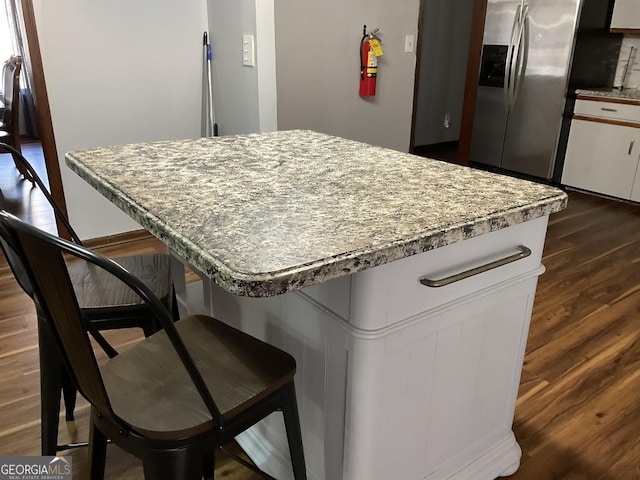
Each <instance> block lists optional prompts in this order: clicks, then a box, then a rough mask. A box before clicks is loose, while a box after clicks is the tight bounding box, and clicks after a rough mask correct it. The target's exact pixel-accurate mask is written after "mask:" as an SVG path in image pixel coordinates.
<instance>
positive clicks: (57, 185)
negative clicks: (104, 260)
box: [5, 0, 67, 236]
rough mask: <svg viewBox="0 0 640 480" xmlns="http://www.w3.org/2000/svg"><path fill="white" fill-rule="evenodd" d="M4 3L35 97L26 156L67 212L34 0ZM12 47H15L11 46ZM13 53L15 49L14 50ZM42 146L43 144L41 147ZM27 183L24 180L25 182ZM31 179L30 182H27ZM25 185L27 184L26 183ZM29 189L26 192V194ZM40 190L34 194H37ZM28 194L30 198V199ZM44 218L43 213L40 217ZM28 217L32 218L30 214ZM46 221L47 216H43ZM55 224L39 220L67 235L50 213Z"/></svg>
mask: <svg viewBox="0 0 640 480" xmlns="http://www.w3.org/2000/svg"><path fill="white" fill-rule="evenodd" d="M5 6H6V8H7V9H8V12H9V13H10V14H11V15H12V16H13V17H14V18H15V35H16V37H18V38H19V40H18V42H16V43H17V44H18V45H19V46H18V50H19V52H17V53H19V54H21V55H22V57H23V74H25V75H27V76H28V79H29V81H28V82H27V83H28V84H30V87H31V88H30V94H31V95H32V97H33V105H34V109H33V112H32V113H33V115H32V116H33V117H34V118H33V121H34V122H35V123H36V124H37V128H36V130H35V131H37V134H36V136H37V138H36V139H33V140H35V142H31V143H27V144H26V146H28V148H26V149H23V153H24V154H25V157H26V158H27V159H29V160H30V161H32V162H33V163H34V164H35V165H34V167H35V168H36V170H37V171H38V173H42V174H43V175H42V176H43V181H44V183H45V184H46V183H48V184H49V189H50V191H51V194H52V196H53V198H54V200H55V201H56V203H57V204H58V206H59V207H60V208H61V210H62V212H63V213H64V215H65V216H66V215H67V210H66V203H65V199H64V191H63V187H62V179H61V175H60V165H59V163H58V154H57V148H56V143H55V138H54V135H53V125H52V122H51V113H50V110H49V99H48V95H47V89H46V84H45V79H44V70H43V66H42V57H41V54H40V45H39V42H38V34H37V29H36V21H35V14H34V10H33V4H32V0H6V1H5ZM12 50H13V48H12ZM12 53H13V52H12ZM39 147H41V148H39ZM23 183H24V182H23ZM27 183H28V182H27ZM24 188H25V189H26V186H24ZM27 193H30V192H23V197H25V195H27ZM37 194H39V192H37V193H36V194H35V195H34V196H37ZM31 198H32V196H31V195H29V197H28V199H29V200H31ZM38 218H41V219H42V218H43V217H38ZM27 220H29V219H28V218H27ZM41 221H43V222H44V220H41ZM50 223H51V225H52V226H47V225H44V224H39V225H38V226H41V227H43V228H46V229H48V230H51V231H53V232H54V233H56V232H55V230H57V231H58V232H60V234H61V236H67V232H66V230H65V229H64V227H63V226H62V225H61V224H60V223H59V222H58V221H54V220H53V217H50Z"/></svg>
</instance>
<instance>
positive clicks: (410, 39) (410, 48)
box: [404, 35, 416, 53]
mask: <svg viewBox="0 0 640 480" xmlns="http://www.w3.org/2000/svg"><path fill="white" fill-rule="evenodd" d="M415 43H416V41H415V37H414V36H413V35H407V36H406V37H404V52H405V53H413V52H414V51H415V49H416V45H415Z"/></svg>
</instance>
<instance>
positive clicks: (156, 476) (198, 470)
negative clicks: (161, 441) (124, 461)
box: [92, 448, 205, 480]
mask: <svg viewBox="0 0 640 480" xmlns="http://www.w3.org/2000/svg"><path fill="white" fill-rule="evenodd" d="M142 464H143V468H144V478H145V480H201V479H202V474H203V468H204V465H205V455H204V454H203V453H202V452H198V451H197V449H195V448H191V449H187V448H184V449H176V450H148V451H146V452H144V454H143V456H142ZM92 480H98V479H92Z"/></svg>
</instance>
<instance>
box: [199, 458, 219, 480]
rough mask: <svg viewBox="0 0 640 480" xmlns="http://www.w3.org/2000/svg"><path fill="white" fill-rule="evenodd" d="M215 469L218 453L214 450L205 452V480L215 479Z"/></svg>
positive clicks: (203, 472) (203, 476)
mask: <svg viewBox="0 0 640 480" xmlns="http://www.w3.org/2000/svg"><path fill="white" fill-rule="evenodd" d="M215 470H216V454H215V453H214V452H211V453H207V454H205V456H204V465H203V467H202V478H204V480H213V476H214V474H215Z"/></svg>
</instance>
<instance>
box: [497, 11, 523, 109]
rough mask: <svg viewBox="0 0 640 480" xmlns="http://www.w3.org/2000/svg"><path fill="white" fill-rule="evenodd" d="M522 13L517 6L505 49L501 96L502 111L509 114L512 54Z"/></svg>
mask: <svg viewBox="0 0 640 480" xmlns="http://www.w3.org/2000/svg"><path fill="white" fill-rule="evenodd" d="M521 12H522V5H518V7H517V9H516V14H515V16H514V17H513V26H512V27H511V39H510V40H509V48H508V49H507V60H506V62H505V72H504V85H503V90H502V91H503V94H504V110H505V112H507V113H508V112H509V108H511V88H512V85H511V77H512V72H513V67H514V65H513V56H514V55H513V54H514V49H515V42H516V38H517V35H518V31H519V27H520V13H521Z"/></svg>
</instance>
